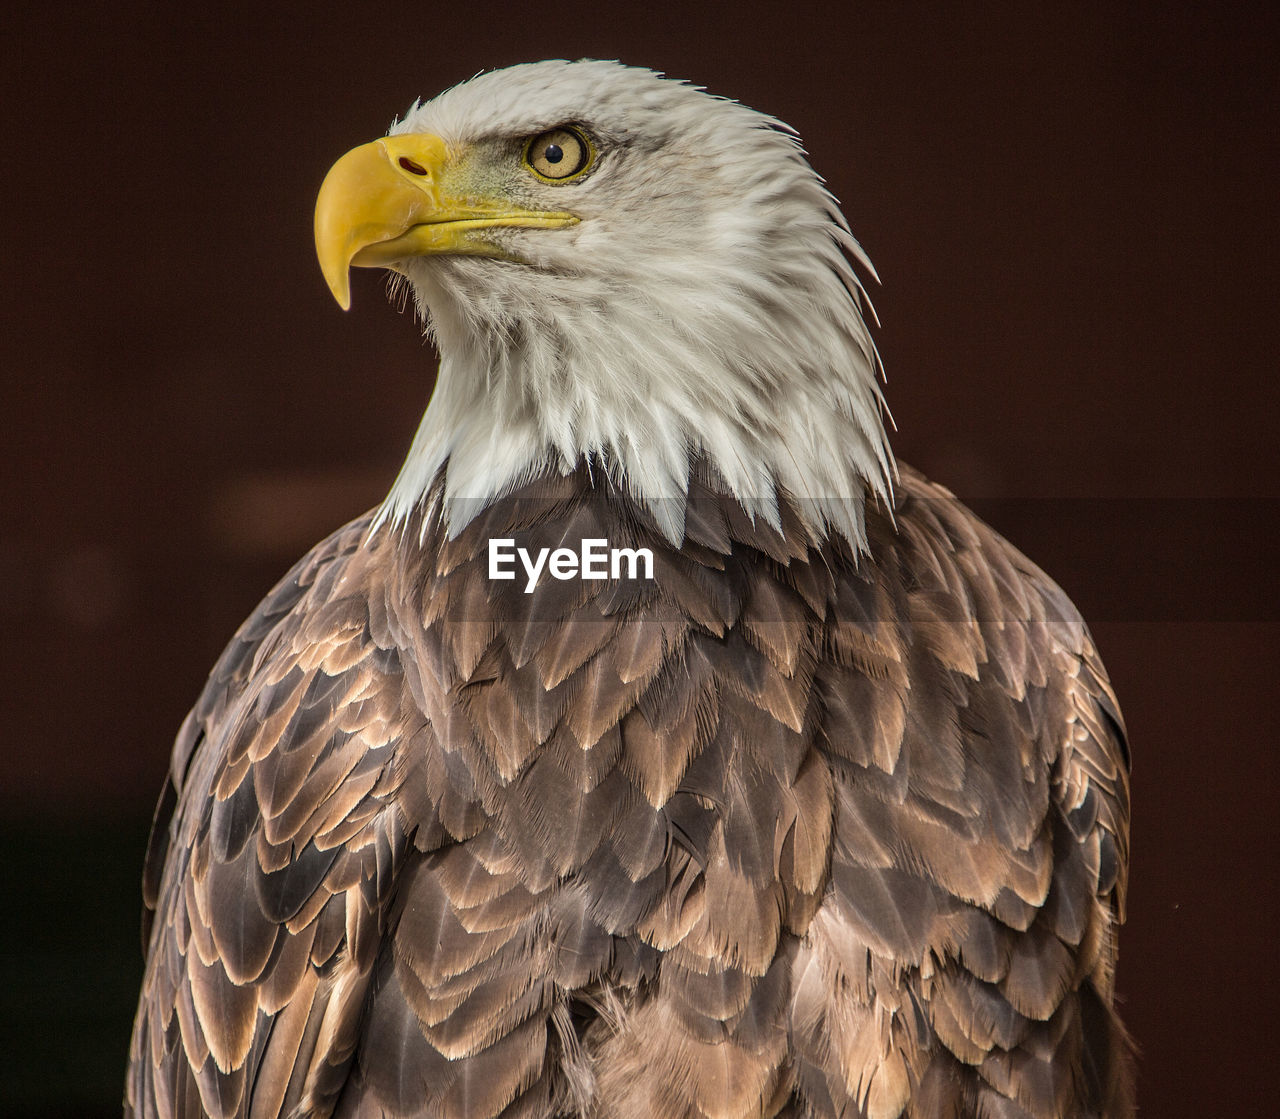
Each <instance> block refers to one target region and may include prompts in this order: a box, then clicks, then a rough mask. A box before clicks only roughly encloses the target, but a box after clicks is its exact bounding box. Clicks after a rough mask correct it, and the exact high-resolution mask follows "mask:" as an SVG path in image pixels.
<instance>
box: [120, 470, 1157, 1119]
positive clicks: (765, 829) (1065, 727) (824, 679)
mask: <svg viewBox="0 0 1280 1119" xmlns="http://www.w3.org/2000/svg"><path fill="white" fill-rule="evenodd" d="M590 477H591V476H590V474H589V472H588V471H587V470H586V469H585V468H584V469H582V470H579V471H578V472H577V473H575V474H573V475H570V476H569V477H566V478H557V479H554V480H543V481H540V482H537V483H533V484H531V485H529V486H527V487H525V489H524V490H522V491H520V492H519V493H518V494H516V495H514V496H512V497H511V498H507V499H504V500H500V501H498V502H496V503H495V504H494V505H492V506H491V507H490V508H489V509H488V510H487V511H486V512H485V513H483V514H481V515H480V516H479V517H478V518H477V519H476V520H475V521H474V522H473V523H472V524H471V525H470V526H469V527H468V528H467V529H466V530H465V531H464V532H463V533H462V534H461V535H460V536H459V537H458V538H457V539H455V540H453V541H447V540H445V539H444V538H443V535H442V534H441V533H440V532H439V530H438V529H435V528H433V527H431V526H428V530H427V532H426V534H425V536H424V538H423V541H422V544H421V546H419V545H418V544H417V543H416V540H417V532H418V528H419V527H420V526H419V525H418V524H411V525H410V526H409V527H408V529H407V531H404V532H403V534H402V533H401V532H399V531H397V532H394V533H393V532H391V531H389V530H387V529H381V530H379V531H378V532H376V533H375V534H374V535H373V536H372V537H371V538H370V537H368V521H367V519H366V520H362V521H357V522H355V523H353V524H352V525H349V526H348V527H346V528H345V529H343V530H342V531H340V532H338V533H337V534H335V535H334V536H333V537H331V538H330V539H329V540H327V541H326V542H325V543H324V544H322V545H320V546H319V547H318V548H317V549H316V550H315V551H313V552H312V553H311V554H310V555H309V556H308V557H307V558H306V559H305V560H303V561H302V563H301V564H300V565H299V566H298V567H297V568H295V570H294V571H293V572H292V573H291V574H290V575H289V576H288V577H287V578H286V579H285V580H284V582H282V583H281V584H280V585H279V586H278V587H277V588H276V589H275V590H274V591H273V592H272V593H271V594H270V595H269V596H268V598H267V599H266V600H265V602H263V604H262V605H261V606H260V607H259V609H258V611H257V612H256V613H255V614H254V615H253V617H251V618H250V619H249V621H248V622H247V623H246V624H245V626H244V627H243V628H242V629H241V631H240V633H239V634H238V635H237V637H236V639H235V640H234V641H233V642H232V644H231V646H230V648H229V649H228V650H227V652H226V653H225V654H224V656H223V658H222V660H221V661H220V662H219V664H218V666H217V667H216V668H215V670H214V673H213V675H212V678H211V680H210V682H209V685H208V687H207V688H206V689H205V692H204V694H203V695H202V696H201V698H200V700H199V703H198V704H197V706H196V708H195V710H194V711H193V712H192V714H191V715H190V717H189V718H188V720H187V722H186V724H185V725H184V727H183V730H182V732H181V734H180V736H179V738H178V742H177V745H176V747H175V751H174V760H173V771H172V776H171V785H170V787H168V788H167V789H166V795H165V796H164V797H162V800H161V807H160V809H159V811H158V814H157V822H156V833H155V838H154V840H153V850H152V853H151V856H150V859H149V865H148V869H147V877H146V901H147V905H148V907H149V909H150V910H152V911H154V927H152V928H151V930H150V937H149V948H148V964H147V972H146V979H145V984H144V988H143V992H142V998H141V1004H140V1007H139V1011H138V1018H137V1024H136V1029H135V1034H134V1042H133V1058H132V1064H131V1068H130V1073H129V1085H128V1106H127V1110H128V1112H129V1113H130V1114H137V1115H148V1116H150V1115H164V1116H170V1115H178V1116H185V1115H201V1114H210V1115H215V1116H252V1117H255V1119H256V1117H259V1116H279V1115H295V1116H310V1115H325V1116H327V1115H335V1116H361V1117H366V1116H367V1117H374V1116H386V1117H393V1116H410V1115H420V1116H441V1117H444V1116H448V1117H451V1119H452V1117H457V1119H464V1117H465V1119H489V1117H496V1116H504V1117H507V1116H528V1117H531V1119H532V1117H545V1116H553V1115H565V1116H574V1115H580V1116H592V1117H599V1119H629V1117H636V1116H650V1115H654V1116H662V1117H669V1119H682V1117H686V1116H687V1117H690V1119H694V1117H707V1119H746V1117H757V1116H789V1117H802V1116H811V1117H815V1119H816V1117H826V1116H848V1117H854V1116H865V1117H867V1119H891V1117H894V1116H898V1115H908V1116H916V1117H926V1116H927V1117H930V1119H934V1117H943V1116H947V1117H955V1119H961V1117H970V1116H972V1117H997V1116H998V1117H1001V1119H1013V1117H1033V1119H1050V1117H1057V1116H1061V1117H1067V1116H1070V1117H1086V1116H1094V1117H1099V1119H1101V1117H1103V1116H1106V1117H1114V1116H1122V1115H1127V1114H1129V1113H1130V1110H1131V1104H1130V1102H1129V1088H1128V1054H1127V1043H1126V1040H1125V1035H1124V1033H1123V1030H1122V1028H1121V1027H1120V1025H1119V1023H1118V1021H1117V1019H1116V1017H1115V1014H1114V1012H1113V1009H1112V990H1113V987H1112V984H1113V968H1114V961H1115V932H1116V927H1117V924H1118V922H1119V920H1120V915H1121V912H1122V907H1123V894H1124V884H1125V867H1126V860H1127V831H1128V799H1127V798H1128V776H1127V756H1126V752H1125V747H1124V744H1123V732H1122V729H1121V725H1120V720H1119V714H1118V711H1117V709H1116V705H1115V700H1114V697H1113V696H1112V694H1111V690H1110V686H1109V684H1108V682H1107V678H1106V675H1105V673H1104V671H1103V669H1102V666H1101V664H1100V662H1099V660H1098V657H1097V654H1096V652H1095V650H1094V648H1093V645H1092V642H1091V640H1090V637H1089V634H1088V632H1087V630H1086V629H1085V627H1084V625H1083V623H1082V622H1081V620H1080V618H1079V617H1078V615H1077V614H1076V612H1075V610H1074V609H1073V608H1072V606H1071V604H1070V603H1069V601H1068V600H1067V599H1066V597H1065V596H1064V595H1063V593H1062V592H1061V591H1060V590H1059V589H1058V588H1057V587H1056V586H1055V585H1054V584H1053V583H1052V582H1050V581H1049V580H1048V579H1047V578H1046V577H1045V576H1044V575H1043V573H1041V572H1040V571H1039V570H1038V569H1037V568H1036V567H1034V566H1033V565H1031V564H1030V563H1029V562H1028V561H1027V560H1026V559H1024V558H1023V557H1022V556H1021V555H1020V554H1019V553H1017V552H1016V551H1015V550H1014V549H1013V548H1011V547H1010V546H1009V545H1008V544H1006V543H1005V542H1004V541H1003V540H1002V539H1000V538H999V537H998V536H997V535H996V534H995V533H994V532H992V531H991V530H990V529H989V528H987V527H986V526H985V525H983V524H982V523H981V522H979V521H978V520H977V519H976V518H974V517H973V516H972V514H970V513H969V512H968V511H967V510H965V509H964V508H963V507H962V506H960V505H959V504H958V503H956V502H955V501H954V499H952V498H951V497H950V495H949V494H947V493H946V491H944V490H941V489H939V488H937V487H933V486H931V485H930V484H929V483H927V482H926V481H924V480H923V479H921V478H920V477H919V476H918V475H915V474H913V473H911V472H909V471H907V472H905V473H904V477H903V479H902V485H901V493H900V499H899V502H898V505H897V507H896V508H895V510H894V514H893V516H892V518H891V517H890V516H889V515H888V514H886V513H885V512H883V511H880V510H875V509H871V510H869V511H868V515H867V530H868V539H869V552H868V554H866V555H862V556H857V555H855V554H854V553H853V552H852V551H851V550H849V549H848V548H847V546H845V545H844V544H843V543H837V542H833V541H830V540H824V541H815V540H811V539H809V538H808V537H807V536H806V534H805V533H804V530H803V529H801V528H800V527H799V524H798V522H797V521H795V520H794V518H791V517H790V516H789V515H788V512H789V511H787V510H785V509H784V519H783V528H782V531H781V532H777V531H774V530H773V529H770V528H768V527H765V526H762V525H753V524H752V523H751V521H750V519H749V518H747V517H746V516H745V515H744V514H743V513H742V511H741V509H740V508H739V507H738V506H737V505H736V503H735V502H734V501H733V500H732V499H731V498H728V497H726V496H723V495H722V494H721V493H720V492H718V487H717V486H716V485H715V482H714V480H710V479H706V478H703V479H702V482H701V483H700V485H699V486H696V487H695V492H694V497H693V499H692V508H691V512H690V516H689V519H688V539H687V540H686V542H685V545H684V547H682V548H681V549H678V550H677V549H673V548H671V547H670V546H669V545H668V544H666V543H665V542H664V540H663V538H662V537H661V535H660V534H659V533H657V532H656V530H655V528H654V526H653V525H652V523H651V522H650V521H649V519H648V517H647V515H646V514H645V513H644V512H643V511H642V510H641V509H640V508H639V507H637V506H636V505H634V504H633V503H631V502H629V501H627V500H626V499H624V498H622V497H620V496H619V495H618V494H616V493H613V492H611V491H607V490H603V489H593V488H592V482H591V480H590ZM508 536H513V537H515V538H516V540H517V542H518V543H519V544H521V545H522V546H526V547H530V548H538V547H544V546H551V547H555V546H560V545H562V544H569V545H570V546H574V545H576V544H577V542H578V540H579V539H581V538H584V537H592V538H599V537H603V538H606V539H608V540H609V541H610V542H611V543H613V544H615V545H632V546H635V545H643V546H647V547H650V548H652V549H653V550H654V553H655V557H656V563H655V578H654V580H653V581H652V582H650V581H645V580H627V579H619V580H616V581H609V580H606V581H576V580H574V581H569V582H550V581H548V582H544V583H543V584H542V585H540V586H539V588H538V590H537V591H536V592H535V593H533V594H529V595H526V594H524V593H523V580H516V581H515V582H491V581H490V580H489V578H488V575H487V566H486V564H487V551H486V549H487V544H488V541H489V539H490V538H491V537H508Z"/></svg>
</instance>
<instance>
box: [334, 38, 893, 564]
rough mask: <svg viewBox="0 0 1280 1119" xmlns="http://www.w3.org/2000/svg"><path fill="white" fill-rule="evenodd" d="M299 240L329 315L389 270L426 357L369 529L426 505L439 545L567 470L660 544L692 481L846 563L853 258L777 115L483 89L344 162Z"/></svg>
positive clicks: (601, 81) (876, 415) (879, 451)
mask: <svg viewBox="0 0 1280 1119" xmlns="http://www.w3.org/2000/svg"><path fill="white" fill-rule="evenodd" d="M315 231H316V245H317V252H318V256H319V260H320V265H321V268H322V270H323V272H324V275H325V278H326V280H327V282H328V283H329V286H330V288H331V290H332V291H333V294H334V296H335V298H336V299H337V300H338V302H339V303H340V304H341V305H342V306H343V307H346V306H348V305H349V302H350V291H349V286H348V270H349V268H350V267H353V266H354V267H384V268H389V269H392V270H393V271H394V272H396V273H398V274H399V275H400V276H401V277H403V278H404V281H405V282H407V283H408V285H409V286H410V288H411V289H412V292H413V295H414V298H415V301H416V304H417V307H418V309H419V312H420V314H421V316H422V318H423V321H424V322H425V324H426V326H427V329H428V331H429V332H430V333H431V335H432V336H433V338H434V340H435V342H436V344H437V347H438V349H439V352H440V358H441V363H440V370H439V375H438V377H437V382H436V388H435V391H434V395H433V397H432V400H431V402H430V405H429V406H428V408H427V411H426V414H425V415H424V417H423V421H422V424H421V426H420V428H419V430H418V434H417V436H416V438H415V440H414V445H413V448H412V450H411V451H410V454H409V457H408V459H407V460H406V462H405V466H404V468H403V470H402V472H401V474H400V477H399V478H398V479H397V481H396V484H395V486H394V487H393V489H392V491H391V493H390V495H389V496H388V499H387V502H386V503H385V505H384V507H383V513H382V516H383V519H384V520H389V521H391V522H393V523H395V522H403V521H405V520H407V519H408V518H409V516H410V515H411V514H412V513H413V512H414V511H415V510H417V509H418V508H419V507H420V506H421V505H422V504H423V503H424V501H426V500H427V499H428V497H429V496H430V495H432V494H435V495H437V497H435V498H432V500H439V501H441V502H442V503H443V504H442V507H441V510H440V514H441V515H442V516H444V517H445V518H446V521H447V524H448V527H449V529H450V531H451V532H455V533H456V532H457V531H460V530H461V528H462V527H464V526H465V524H466V523H467V522H468V521H469V520H470V519H471V517H473V516H474V515H475V513H476V512H478V511H479V510H480V509H482V508H483V507H484V506H485V505H486V504H488V503H489V502H491V501H493V500H495V499H496V498H498V497H500V496H502V495H503V494H505V493H508V492H510V491H511V490H512V489H514V488H515V487H517V486H518V485H520V484H522V483H523V482H526V481H528V480H530V479H532V478H535V477H537V476H539V475H540V474H543V473H545V472H548V471H556V472H560V473H567V472H569V471H572V470H574V469H576V468H578V466H579V465H581V464H583V463H584V462H585V463H586V464H587V465H588V466H589V467H591V468H592V469H593V470H597V471H599V472H600V473H601V475H602V476H603V477H606V478H607V479H608V480H609V482H610V483H611V484H613V485H616V486H619V487H622V488H624V489H625V490H626V491H627V492H628V493H630V494H631V495H632V496H633V497H635V498H636V499H638V500H639V501H641V502H643V503H645V504H646V505H648V506H649V508H650V509H651V510H652V511H653V513H654V515H655V517H656V518H657V520H658V522H659V524H660V525H661V527H662V529H663V531H664V532H665V533H666V535H667V536H668V537H669V538H670V539H672V541H673V542H676V543H678V542H679V540H680V539H681V537H682V534H683V516H684V504H683V501H684V498H685V495H686V494H687V491H688V487H689V481H690V478H691V476H692V472H693V471H695V470H698V469H702V470H710V471H712V472H713V473H714V476H715V477H716V478H717V479H718V484H721V485H723V486H724V487H725V488H726V489H727V490H728V491H729V492H731V493H732V494H733V495H735V496H736V497H737V499H738V500H739V501H740V502H741V503H742V505H743V506H744V508H746V509H747V511H748V512H749V513H751V515H753V516H759V517H763V518H764V519H765V520H766V521H769V522H770V523H773V524H775V525H776V524H777V521H778V515H779V514H778V509H779V502H780V501H781V500H784V499H785V500H788V501H789V502H791V503H792V504H793V505H794V506H795V508H796V509H797V510H798V511H799V512H800V514H801V516H802V518H804V519H805V520H806V522H807V524H808V527H809V528H810V529H812V531H813V532H815V533H816V534H825V533H827V532H831V531H834V532H837V533H840V534H842V535H844V536H845V537H847V538H848V539H849V540H850V542H851V543H853V544H854V545H855V546H857V545H860V544H861V543H862V508H863V502H864V499H865V497H866V496H867V495H868V494H873V495H878V496H881V497H886V498H887V496H888V494H889V480H890V474H891V471H892V460H891V457H890V453H889V450H888V447H887V444H886V440H885V433H884V428H883V424H882V420H881V413H882V409H883V405H882V400H881V396H880V392H879V386H878V383H877V377H876V373H877V370H878V358H877V355H876V351H875V347H874V345H873V343H872V341H871V337H870V334H869V332H868V329H867V325H866V322H865V321H864V318H863V315H862V308H863V307H864V306H866V300H865V294H864V292H863V290H862V287H861V284H860V283H859V280H858V278H857V276H856V274H855V272H854V267H853V264H854V262H855V261H856V262H861V263H862V264H863V265H864V266H865V267H867V269H868V270H870V264H869V262H868V261H867V259H866V257H865V255H864V254H863V252H862V250H861V248H860V247H859V246H858V244H857V242H856V241H855V240H854V239H853V237H852V235H851V234H850V232H849V229H848V226H847V224H846V223H845V220H844V218H843V216H842V215H841V213H840V210H839V208H838V206H837V204H836V202H835V200H834V198H833V197H832V196H831V194H830V193H829V192H828V191H827V190H826V188H825V187H824V186H823V184H822V180H821V179H820V178H819V177H818V175H817V174H816V173H815V172H814V171H813V170H812V168H811V167H810V166H809V164H808V162H807V161H806V159H805V157H804V152H803V150H802V148H801V147H800V144H799V142H798V140H797V138H796V136H795V134H794V132H792V130H791V129H790V128H788V127H787V126H786V125H784V124H782V123H781V122H779V121H777V120H775V119H774V118H772V117H769V116H766V115H764V114H762V113H758V112H756V111H754V110H752V109H749V108H747V107H746V106H743V105H741V104H739V103H737V102H734V101H731V100H727V99H724V98H720V97H715V96H712V95H710V94H708V93H706V92H705V91H704V90H702V89H700V88H698V87H696V86H692V85H689V84H687V83H684V82H679V81H673V80H669V79H666V78H664V77H662V76H661V75H659V74H656V73H654V72H653V71H650V70H644V69H636V68H632V67H626V66H622V65H620V64H619V63H616V62H600V61H582V62H564V61H549V62H539V63H533V64H528V65H522V66H515V67H512V68H510V69H507V70H500V71H495V72H492V73H486V74H481V75H479V76H477V77H475V78H472V79H471V80H470V81H467V82H464V83H462V84H461V85H458V86H456V87H454V88H453V89H450V90H448V91H447V92H445V93H443V94H441V95H440V96H438V97H436V98H435V99H434V100H432V101H429V102H427V103H425V104H424V103H415V104H414V105H413V106H412V108H411V109H410V110H409V112H408V113H407V114H406V115H405V117H404V118H403V119H402V120H400V121H398V122H397V123H396V124H394V125H393V126H392V128H391V129H390V131H389V133H388V135H387V136H385V137H383V138H382V139H379V140H375V141H374V142H372V143H370V144H365V145H363V146H361V147H358V148H356V149H354V150H353V151H351V152H348V153H347V154H346V155H345V156H343V157H342V158H341V159H340V160H339V161H338V162H337V163H336V164H335V165H334V166H333V168H332V170H331V171H330V172H329V175H328V176H327V177H326V179H325V181H324V184H323V186H322V187H321V189H320V195H319V199H318V202H317V206H316V218H315Z"/></svg>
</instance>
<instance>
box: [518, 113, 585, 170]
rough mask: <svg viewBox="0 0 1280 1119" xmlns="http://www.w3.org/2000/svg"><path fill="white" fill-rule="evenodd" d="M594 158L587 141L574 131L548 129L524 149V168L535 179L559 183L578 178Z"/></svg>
mask: <svg viewBox="0 0 1280 1119" xmlns="http://www.w3.org/2000/svg"><path fill="white" fill-rule="evenodd" d="M594 157H595V151H594V149H593V148H592V147H591V141H590V140H588V139H587V137H586V136H585V135H584V134H583V133H581V132H579V131H578V129H576V128H568V127H562V128H552V129H550V130H548V131H546V132H540V133H539V134H538V135H537V136H534V137H533V138H532V139H531V140H530V141H529V142H528V143H527V144H526V145H525V148H524V165H525V166H526V167H527V168H529V170H530V171H532V172H533V173H534V174H535V175H536V176H537V177H538V178H539V179H542V180H544V181H546V182H552V183H562V182H564V181H565V180H567V179H572V178H574V177H576V176H577V175H581V174H582V172H583V171H585V170H586V169H587V168H588V167H590V166H591V162H592V160H593V159H594Z"/></svg>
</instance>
